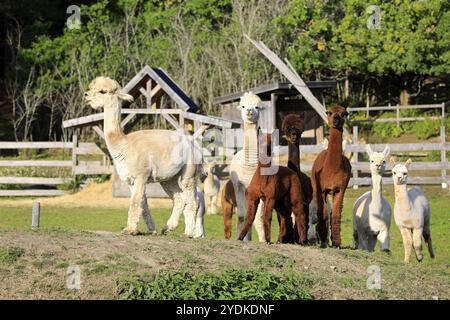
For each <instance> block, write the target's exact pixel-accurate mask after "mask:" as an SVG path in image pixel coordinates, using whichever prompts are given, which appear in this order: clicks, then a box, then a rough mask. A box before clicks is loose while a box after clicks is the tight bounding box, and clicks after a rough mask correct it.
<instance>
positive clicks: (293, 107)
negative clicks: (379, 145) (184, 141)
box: [213, 81, 336, 144]
mask: <svg viewBox="0 0 450 320" xmlns="http://www.w3.org/2000/svg"><path fill="white" fill-rule="evenodd" d="M306 85H307V86H308V88H309V89H310V90H311V91H312V93H313V94H314V95H315V96H316V97H317V98H318V99H320V100H322V101H323V96H324V94H325V93H326V92H325V91H326V90H332V89H334V88H335V87H336V81H309V82H306ZM246 91H252V92H253V93H255V94H256V95H258V96H259V97H260V98H261V100H263V102H264V104H265V109H264V110H263V111H262V113H261V118H260V127H261V128H264V129H268V130H274V129H279V130H280V136H281V135H283V134H284V132H281V123H282V121H283V117H284V116H285V115H287V114H289V113H297V114H303V115H304V117H305V126H306V127H305V132H304V133H303V135H302V141H301V144H318V143H322V141H323V125H324V123H323V118H322V117H321V116H320V115H319V114H318V113H317V111H316V110H315V109H314V108H313V107H312V106H311V105H310V104H309V103H308V102H307V101H306V99H304V98H303V97H302V96H301V95H300V94H299V92H298V91H297V89H296V88H295V87H294V86H293V85H292V84H291V83H290V82H274V83H270V84H266V85H262V86H259V87H255V88H251V89H249V90H246ZM246 91H242V92H236V93H232V94H228V95H225V96H220V97H216V98H214V100H213V102H214V104H219V105H220V109H221V115H222V118H224V119H228V120H232V121H240V120H241V116H240V111H239V109H238V108H237V106H238V103H239V99H240V97H242V95H243V94H244V92H246ZM280 142H281V144H283V141H280Z"/></svg>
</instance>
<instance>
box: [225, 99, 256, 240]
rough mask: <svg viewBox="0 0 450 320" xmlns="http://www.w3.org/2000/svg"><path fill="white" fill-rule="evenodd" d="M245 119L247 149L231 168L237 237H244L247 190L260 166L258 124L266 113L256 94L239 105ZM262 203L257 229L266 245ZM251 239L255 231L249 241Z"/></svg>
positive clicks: (238, 153)
mask: <svg viewBox="0 0 450 320" xmlns="http://www.w3.org/2000/svg"><path fill="white" fill-rule="evenodd" d="M239 108H240V110H241V118H242V121H243V122H244V147H243V148H242V150H240V151H238V152H237V153H236V154H235V155H234V157H233V159H232V160H231V164H230V179H231V182H232V183H233V188H234V192H235V194H236V203H237V212H238V227H237V233H236V234H237V236H239V235H240V234H241V231H242V228H243V226H244V220H245V216H246V210H247V204H246V200H247V199H246V198H247V189H248V186H249V185H250V182H251V180H252V178H253V175H254V174H255V171H256V167H257V166H258V154H259V153H258V120H259V113H260V111H261V110H262V109H263V106H262V101H261V99H260V98H259V97H258V96H257V95H255V94H254V93H252V92H247V93H245V94H244V95H243V96H242V97H241V100H240V102H239ZM262 206H263V204H262V201H260V202H259V205H258V210H257V213H256V218H255V222H254V223H253V226H254V227H255V229H256V232H257V233H258V238H259V241H260V242H265V237H264V227H263V221H262V220H263V219H262ZM250 239H251V229H250V231H249V232H248V233H247V236H246V237H245V240H250Z"/></svg>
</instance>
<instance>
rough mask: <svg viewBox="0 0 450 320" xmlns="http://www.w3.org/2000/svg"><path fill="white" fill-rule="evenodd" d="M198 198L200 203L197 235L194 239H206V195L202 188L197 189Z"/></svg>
mask: <svg viewBox="0 0 450 320" xmlns="http://www.w3.org/2000/svg"><path fill="white" fill-rule="evenodd" d="M196 197H197V201H198V204H199V205H198V210H197V217H196V218H195V220H196V221H195V235H194V238H204V237H205V228H204V218H205V195H204V194H203V191H202V189H200V187H197V188H196Z"/></svg>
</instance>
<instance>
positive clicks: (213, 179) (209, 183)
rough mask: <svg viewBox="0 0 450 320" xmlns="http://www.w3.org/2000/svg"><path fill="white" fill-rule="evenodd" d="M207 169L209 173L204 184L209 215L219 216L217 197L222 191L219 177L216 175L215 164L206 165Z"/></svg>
mask: <svg viewBox="0 0 450 320" xmlns="http://www.w3.org/2000/svg"><path fill="white" fill-rule="evenodd" d="M204 166H205V169H206V171H207V173H208V175H207V177H206V179H205V181H204V182H203V190H204V191H205V196H206V199H207V200H208V201H207V202H208V204H207V205H208V210H207V213H208V214H217V196H218V195H219V190H220V181H219V177H218V176H217V175H215V174H214V168H215V166H216V163H215V162H211V163H206V164H205V165H204Z"/></svg>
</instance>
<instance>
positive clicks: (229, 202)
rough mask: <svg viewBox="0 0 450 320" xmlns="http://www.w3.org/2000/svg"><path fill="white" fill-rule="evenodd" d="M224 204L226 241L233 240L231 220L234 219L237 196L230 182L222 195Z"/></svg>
mask: <svg viewBox="0 0 450 320" xmlns="http://www.w3.org/2000/svg"><path fill="white" fill-rule="evenodd" d="M220 200H221V203H222V217H223V225H224V233H225V239H230V238H231V219H232V218H233V211H234V208H236V206H237V203H236V196H235V194H234V188H233V183H232V182H231V180H228V181H227V182H226V183H225V186H224V187H223V188H222V194H221V198H220Z"/></svg>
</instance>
